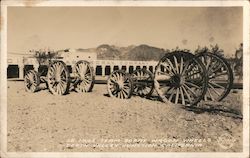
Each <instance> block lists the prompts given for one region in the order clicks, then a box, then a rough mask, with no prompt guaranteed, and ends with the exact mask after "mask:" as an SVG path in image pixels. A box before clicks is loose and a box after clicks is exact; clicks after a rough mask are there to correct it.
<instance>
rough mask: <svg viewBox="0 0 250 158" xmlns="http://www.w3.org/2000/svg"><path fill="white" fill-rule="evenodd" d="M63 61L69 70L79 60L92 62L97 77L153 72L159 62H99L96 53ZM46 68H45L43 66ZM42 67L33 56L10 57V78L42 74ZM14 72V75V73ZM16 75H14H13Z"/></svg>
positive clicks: (76, 54)
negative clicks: (32, 70)
mask: <svg viewBox="0 0 250 158" xmlns="http://www.w3.org/2000/svg"><path fill="white" fill-rule="evenodd" d="M60 56H61V57H63V58H62V59H60V60H62V61H64V62H65V63H66V65H67V66H68V68H69V69H71V68H72V67H73V66H74V64H75V63H76V62H77V61H79V60H86V61H88V62H90V64H91V66H92V67H93V70H94V72H95V74H96V75H97V76H107V75H109V74H110V73H112V72H113V71H114V70H118V69H119V70H121V69H123V70H125V71H126V72H128V73H131V72H132V71H134V70H136V69H138V68H145V69H147V70H150V71H151V72H153V71H154V70H155V67H156V65H157V63H158V62H156V61H127V60H97V59H96V53H82V52H74V53H69V52H66V53H62V54H60ZM43 67H44V66H43ZM40 68H41V66H40V65H39V63H38V62H37V60H36V58H34V57H32V56H31V55H16V54H10V55H8V68H7V69H8V74H7V76H8V78H11V77H13V76H14V78H16V77H17V76H18V78H19V79H23V77H24V74H25V72H26V71H27V70H30V69H34V70H36V71H38V70H39V72H40ZM12 72H13V73H12ZM13 74H14V75H13Z"/></svg>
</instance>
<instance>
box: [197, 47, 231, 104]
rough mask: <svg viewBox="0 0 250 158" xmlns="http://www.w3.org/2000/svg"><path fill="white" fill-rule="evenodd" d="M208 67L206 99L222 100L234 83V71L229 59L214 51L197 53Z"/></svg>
mask: <svg viewBox="0 0 250 158" xmlns="http://www.w3.org/2000/svg"><path fill="white" fill-rule="evenodd" d="M197 56H198V57H199V58H200V60H201V61H202V62H203V64H204V65H205V67H206V70H207V75H208V89H207V93H206V95H205V96H204V100H205V101H221V100H223V99H224V98H225V97H226V96H227V95H228V94H229V92H230V90H231V88H232V85H233V72H232V69H231V67H230V65H229V64H228V63H227V61H226V60H225V59H224V58H223V57H221V56H219V55H217V54H214V53H209V52H204V53H200V54H198V55H197Z"/></svg>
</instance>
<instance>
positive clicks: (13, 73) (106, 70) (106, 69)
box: [7, 65, 155, 79]
mask: <svg viewBox="0 0 250 158" xmlns="http://www.w3.org/2000/svg"><path fill="white" fill-rule="evenodd" d="M67 68H68V70H69V72H70V73H71V72H72V66H71V65H67ZM142 68H144V69H147V70H149V71H151V72H152V73H153V71H154V69H155V66H139V65H138V66H132V65H130V66H126V65H122V66H118V65H114V66H111V65H96V67H95V74H96V75H97V76H107V75H110V74H111V73H112V72H113V71H115V70H124V71H126V72H128V73H132V72H133V71H134V70H137V69H142ZM31 69H35V70H36V71H38V72H40V73H41V74H42V75H46V72H47V69H48V68H47V66H46V65H40V66H39V67H35V66H34V65H24V66H20V65H8V68H7V78H20V79H22V78H23V77H24V75H25V72H26V71H28V70H31Z"/></svg>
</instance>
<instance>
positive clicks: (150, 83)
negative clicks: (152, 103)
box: [132, 69, 154, 98]
mask: <svg viewBox="0 0 250 158" xmlns="http://www.w3.org/2000/svg"><path fill="white" fill-rule="evenodd" d="M132 79H133V83H134V93H135V94H137V95H139V96H141V97H147V98H148V97H150V96H151V94H152V93H153V91H154V77H153V74H152V73H151V72H150V71H148V70H146V69H138V70H135V71H134V72H133V73H132Z"/></svg>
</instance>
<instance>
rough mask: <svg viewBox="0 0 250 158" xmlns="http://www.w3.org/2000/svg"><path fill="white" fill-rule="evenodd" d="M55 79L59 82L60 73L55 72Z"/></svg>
mask: <svg viewBox="0 0 250 158" xmlns="http://www.w3.org/2000/svg"><path fill="white" fill-rule="evenodd" d="M55 80H56V82H60V81H61V75H60V74H56V76H55Z"/></svg>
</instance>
